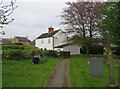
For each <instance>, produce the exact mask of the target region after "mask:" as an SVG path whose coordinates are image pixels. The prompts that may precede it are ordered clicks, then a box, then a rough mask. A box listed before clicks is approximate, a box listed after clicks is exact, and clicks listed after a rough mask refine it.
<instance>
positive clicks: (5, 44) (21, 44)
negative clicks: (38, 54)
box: [2, 43, 23, 45]
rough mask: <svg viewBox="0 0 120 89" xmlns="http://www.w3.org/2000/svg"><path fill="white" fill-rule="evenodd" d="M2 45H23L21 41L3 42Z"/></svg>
mask: <svg viewBox="0 0 120 89" xmlns="http://www.w3.org/2000/svg"><path fill="white" fill-rule="evenodd" d="M2 45H23V44H22V43H5V44H2Z"/></svg>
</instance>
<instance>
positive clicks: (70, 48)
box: [63, 45, 80, 55]
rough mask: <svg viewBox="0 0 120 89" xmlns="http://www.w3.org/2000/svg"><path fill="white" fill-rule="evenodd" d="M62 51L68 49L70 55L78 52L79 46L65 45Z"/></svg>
mask: <svg viewBox="0 0 120 89" xmlns="http://www.w3.org/2000/svg"><path fill="white" fill-rule="evenodd" d="M63 51H70V55H74V54H80V48H79V47H78V46H77V45H69V46H66V47H64V48H63Z"/></svg>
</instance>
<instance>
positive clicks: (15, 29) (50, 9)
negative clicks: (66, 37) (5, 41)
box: [2, 0, 76, 40]
mask: <svg viewBox="0 0 120 89" xmlns="http://www.w3.org/2000/svg"><path fill="white" fill-rule="evenodd" d="M3 1H8V0H3ZM17 1H18V2H17V3H16V4H17V5H18V8H16V9H15V10H14V12H13V13H12V14H11V16H10V18H14V21H13V22H12V23H10V24H9V25H7V26H4V28H3V30H4V31H5V33H6V34H5V35H4V36H2V37H7V38H13V37H14V36H27V37H28V38H29V39H30V40H34V39H35V38H36V37H38V36H39V35H41V34H42V33H45V32H48V27H50V26H51V25H52V26H53V27H54V28H55V30H57V29H64V27H63V26H61V25H60V22H61V21H62V19H61V18H60V17H58V16H59V15H60V14H61V13H62V11H63V8H65V7H66V5H65V2H67V1H76V0H17Z"/></svg>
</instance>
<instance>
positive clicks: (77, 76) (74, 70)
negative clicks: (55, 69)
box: [69, 55, 118, 87]
mask: <svg viewBox="0 0 120 89" xmlns="http://www.w3.org/2000/svg"><path fill="white" fill-rule="evenodd" d="M94 56H99V57H102V55H90V57H86V56H85V55H74V56H72V57H71V58H70V60H69V78H70V84H71V87H106V86H107V85H108V84H109V72H108V65H107V64H104V66H103V70H104V77H103V78H91V77H90V76H89V73H90V64H88V60H89V59H90V58H92V57H94ZM103 57H104V58H105V56H103ZM114 72H115V80H116V84H117V85H118V67H114Z"/></svg>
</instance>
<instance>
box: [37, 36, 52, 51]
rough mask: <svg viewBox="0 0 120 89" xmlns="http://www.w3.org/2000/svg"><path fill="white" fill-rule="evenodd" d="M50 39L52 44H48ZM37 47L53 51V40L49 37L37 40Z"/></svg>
mask: <svg viewBox="0 0 120 89" xmlns="http://www.w3.org/2000/svg"><path fill="white" fill-rule="evenodd" d="M49 39H50V43H48V40H49ZM42 41H43V43H42ZM35 46H36V47H38V48H43V49H45V48H46V49H47V50H53V38H52V37H48V38H42V39H36V41H35Z"/></svg>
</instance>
